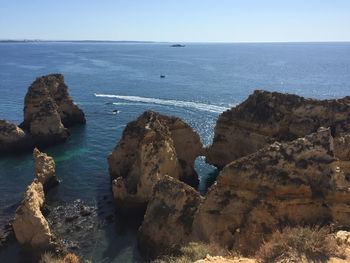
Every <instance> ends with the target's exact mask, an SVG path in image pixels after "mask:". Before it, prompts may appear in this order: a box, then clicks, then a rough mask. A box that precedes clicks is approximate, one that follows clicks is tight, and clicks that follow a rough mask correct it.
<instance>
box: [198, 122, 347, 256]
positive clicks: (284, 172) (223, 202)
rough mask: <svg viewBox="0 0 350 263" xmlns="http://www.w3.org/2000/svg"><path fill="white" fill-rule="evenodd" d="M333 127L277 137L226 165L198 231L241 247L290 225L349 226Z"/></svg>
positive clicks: (205, 237)
mask: <svg viewBox="0 0 350 263" xmlns="http://www.w3.org/2000/svg"><path fill="white" fill-rule="evenodd" d="M333 145H334V143H333V138H332V136H331V131H330V129H325V128H320V129H319V130H318V132H317V133H314V134H311V135H308V136H306V137H304V138H299V139H297V140H294V141H292V142H289V143H278V142H275V143H273V144H272V145H270V146H267V147H265V148H263V149H261V150H259V151H258V152H256V153H254V154H251V155H248V156H246V157H243V158H240V159H238V160H236V161H234V162H232V163H230V164H229V165H227V166H226V167H225V168H224V169H223V170H222V171H221V173H220V175H219V177H218V180H217V183H216V184H215V185H213V186H212V187H211V188H210V189H209V192H208V195H207V197H206V199H205V200H204V201H203V203H202V204H201V205H200V207H199V209H198V213H197V214H196V216H195V220H194V223H193V226H194V234H193V235H194V237H196V238H198V239H199V240H202V241H213V242H217V243H219V244H221V245H223V246H225V247H228V248H235V249H239V250H241V252H243V253H250V252H252V251H254V249H256V248H257V247H258V245H259V244H260V243H261V241H262V240H263V238H264V237H266V236H267V235H269V234H271V233H272V231H274V230H276V229H278V228H280V227H283V226H289V225H299V224H310V225H315V224H324V223H329V222H332V223H333V224H335V225H337V226H346V227H349V226H350V219H349V218H350V188H349V187H350V184H349V181H348V180H347V178H346V176H345V174H344V172H343V171H342V168H341V167H339V166H338V165H339V161H338V160H337V159H336V158H334V152H336V150H334V148H333Z"/></svg>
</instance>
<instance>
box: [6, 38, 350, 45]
mask: <svg viewBox="0 0 350 263" xmlns="http://www.w3.org/2000/svg"><path fill="white" fill-rule="evenodd" d="M4 42H17V43H18V42H109V43H153V44H156V43H164V44H166V43H181V44H274V43H276V44H283V43H286V44H288V43H296V44H297V43H350V40H330V41H329V40H328V41H324V40H321V41H319V40H316V41H152V40H97V39H75V40H71V39H70V40H69V39H0V43H4Z"/></svg>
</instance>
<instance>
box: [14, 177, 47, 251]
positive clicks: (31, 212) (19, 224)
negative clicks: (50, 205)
mask: <svg viewBox="0 0 350 263" xmlns="http://www.w3.org/2000/svg"><path fill="white" fill-rule="evenodd" d="M44 200H45V195H44V190H43V186H42V184H41V183H40V182H39V181H38V180H37V179H35V180H34V181H33V183H32V184H31V185H29V186H28V188H27V190H26V192H25V193H24V199H23V201H22V204H21V205H20V206H19V208H18V209H17V211H16V215H15V219H14V222H13V230H14V232H15V235H16V239H17V241H18V242H19V243H20V244H22V245H27V246H30V247H32V248H33V249H35V250H45V249H48V248H50V246H51V245H52V242H51V241H52V234H51V231H50V228H49V224H48V223H47V221H46V219H45V217H44V216H43V214H42V213H41V210H40V209H41V208H42V206H43V205H44Z"/></svg>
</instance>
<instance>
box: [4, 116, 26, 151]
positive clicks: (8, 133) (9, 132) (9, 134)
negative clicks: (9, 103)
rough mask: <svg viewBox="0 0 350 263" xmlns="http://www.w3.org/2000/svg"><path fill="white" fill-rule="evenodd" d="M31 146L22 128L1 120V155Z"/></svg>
mask: <svg viewBox="0 0 350 263" xmlns="http://www.w3.org/2000/svg"><path fill="white" fill-rule="evenodd" d="M30 145H31V143H30V141H29V140H28V138H27V136H26V134H25V133H24V131H23V130H22V129H21V128H19V127H18V126H17V125H15V124H13V123H10V122H8V121H6V120H0V153H1V152H14V151H18V150H22V149H25V148H28V147H30Z"/></svg>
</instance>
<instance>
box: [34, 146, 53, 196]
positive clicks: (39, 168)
mask: <svg viewBox="0 0 350 263" xmlns="http://www.w3.org/2000/svg"><path fill="white" fill-rule="evenodd" d="M33 158H34V165H35V175H36V178H37V179H38V181H39V182H40V183H42V185H43V186H44V189H45V190H47V189H49V188H50V187H52V186H55V185H57V184H58V183H59V181H58V179H57V177H56V169H55V168H56V165H55V161H54V159H53V158H52V157H51V156H48V155H47V154H46V153H43V152H40V151H39V150H38V149H37V148H35V149H34V151H33Z"/></svg>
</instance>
